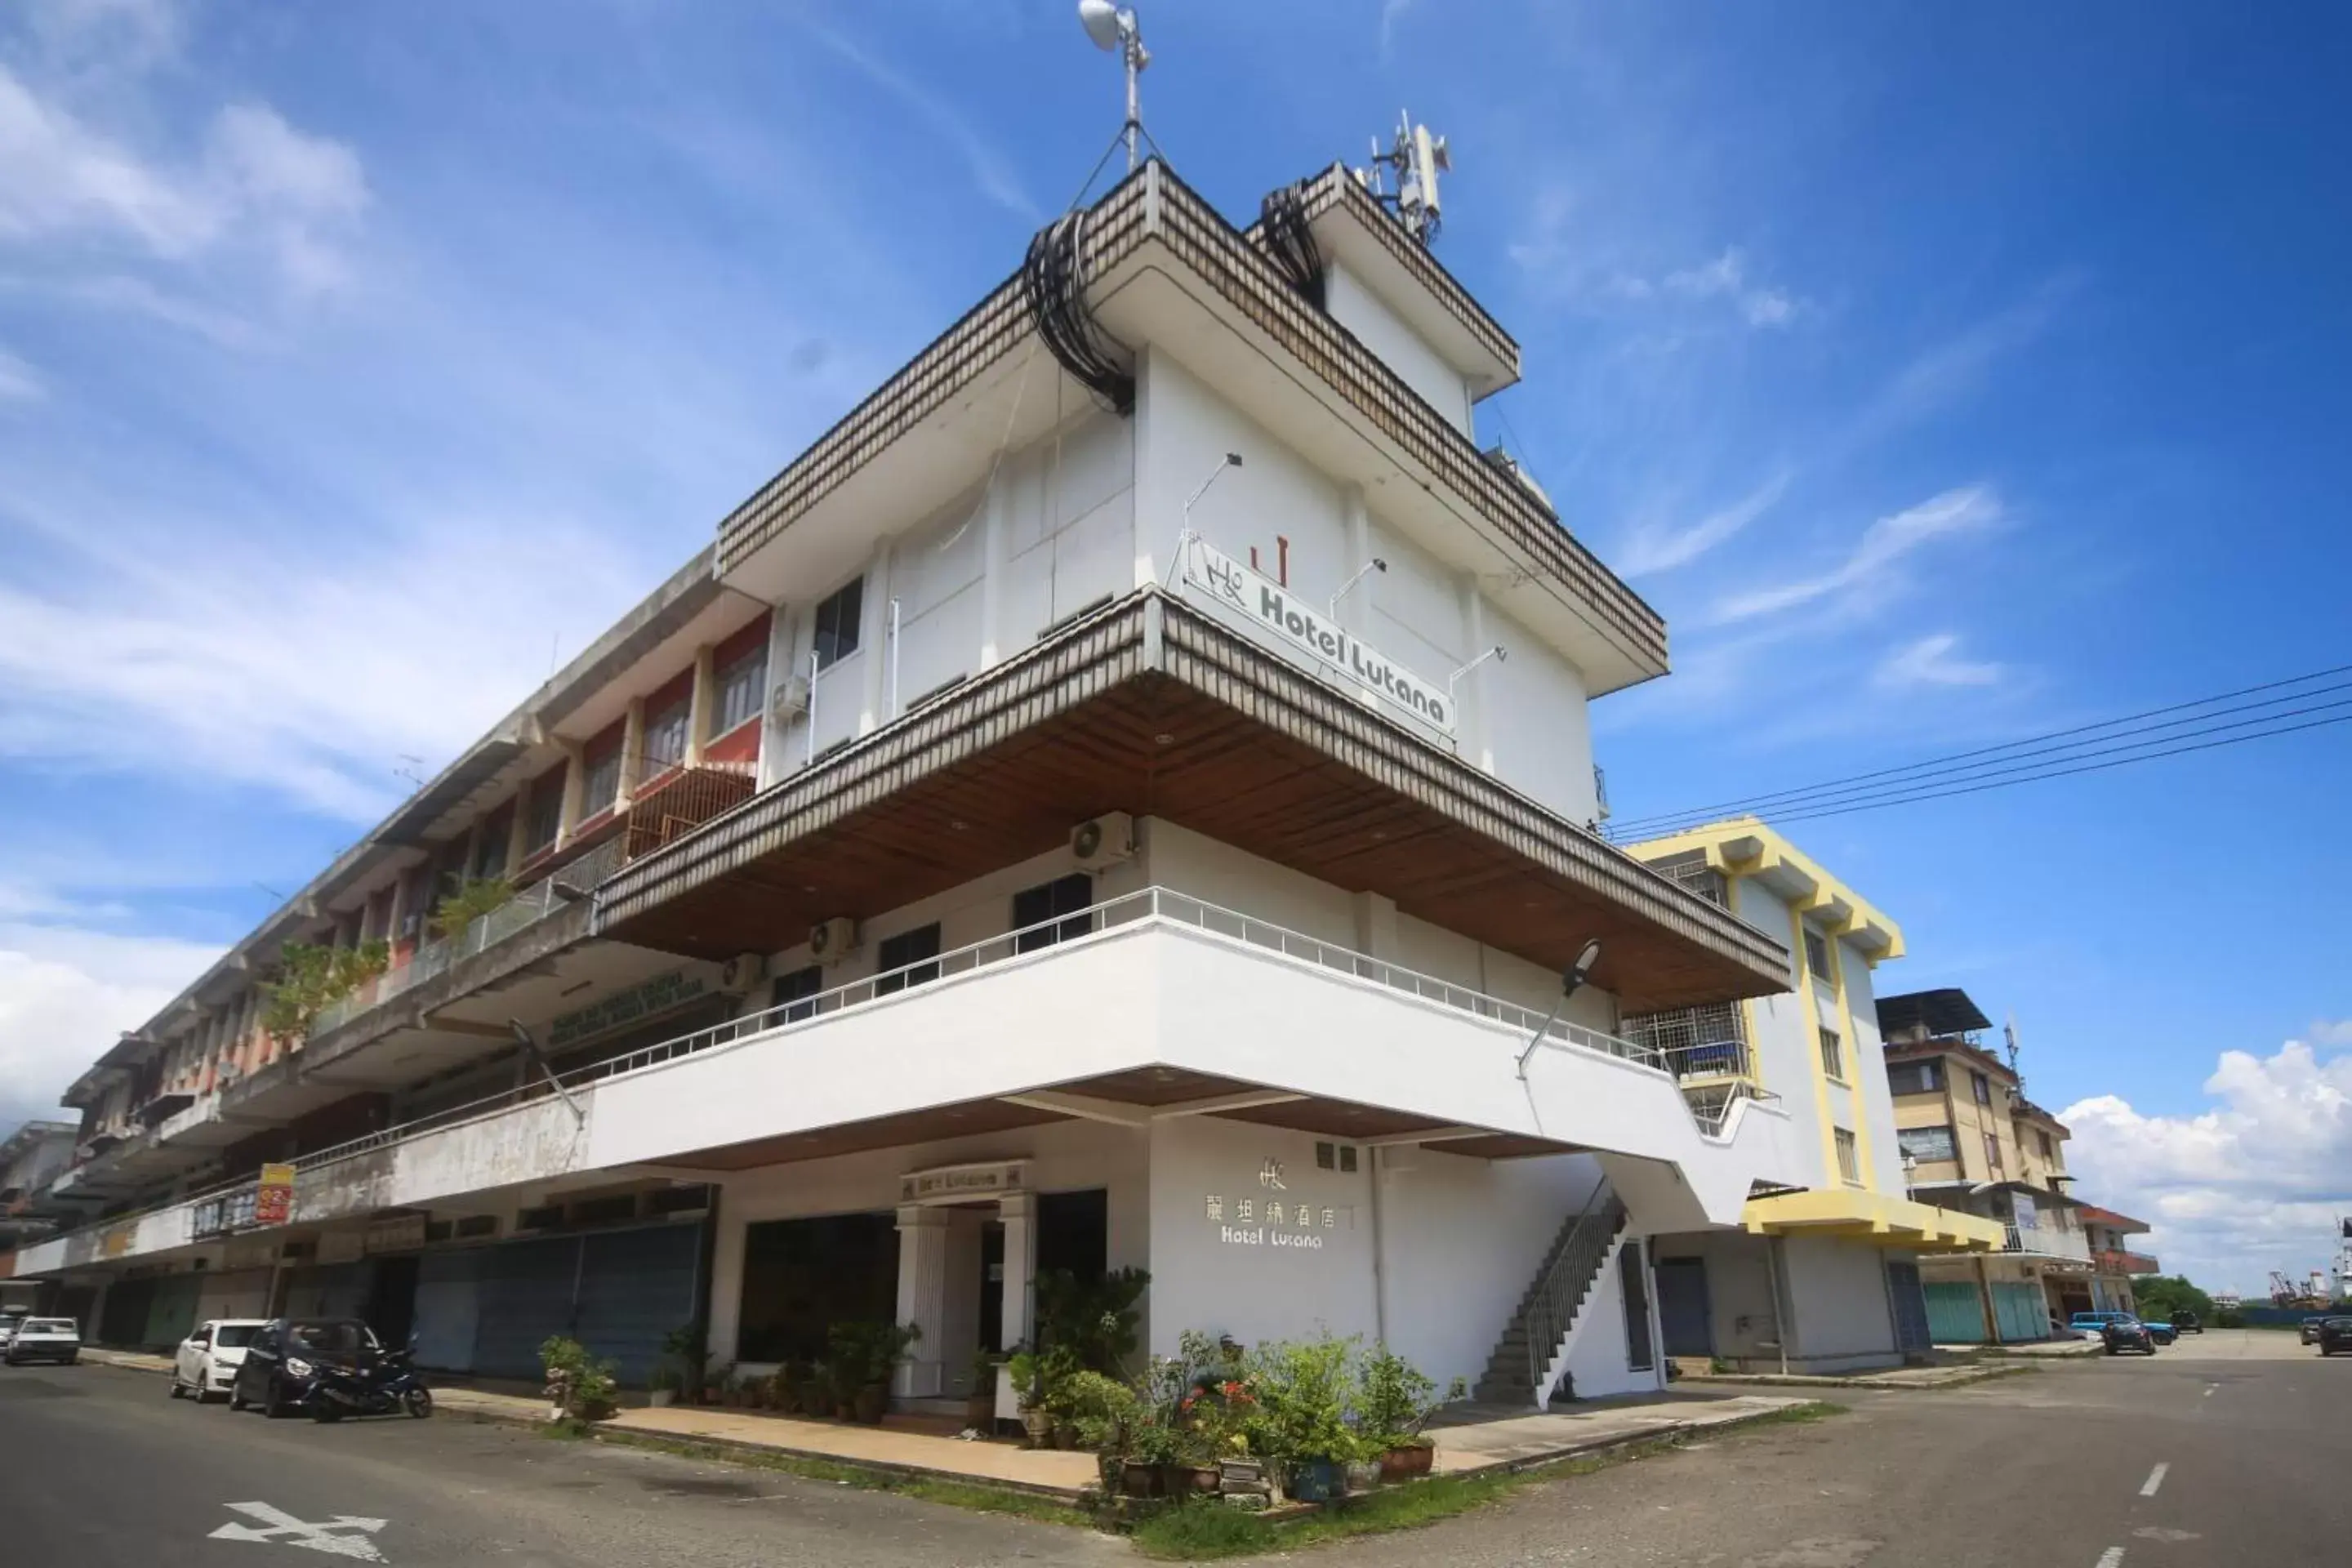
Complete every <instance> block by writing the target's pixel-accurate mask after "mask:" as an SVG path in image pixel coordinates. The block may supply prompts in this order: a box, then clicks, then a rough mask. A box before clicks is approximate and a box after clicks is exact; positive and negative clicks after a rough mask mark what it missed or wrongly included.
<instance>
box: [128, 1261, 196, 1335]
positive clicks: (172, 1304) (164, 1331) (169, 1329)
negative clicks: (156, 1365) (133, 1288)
mask: <svg viewBox="0 0 2352 1568" xmlns="http://www.w3.org/2000/svg"><path fill="white" fill-rule="evenodd" d="M204 1282H205V1277H204V1276H203V1275H201V1274H174V1275H172V1276H170V1277H169V1278H167V1279H158V1280H156V1281H155V1293H154V1295H153V1296H152V1297H150V1298H149V1299H148V1302H147V1326H146V1328H145V1330H144V1331H143V1332H142V1333H141V1334H140V1336H139V1342H140V1343H141V1344H143V1345H146V1346H147V1347H149V1348H150V1349H152V1350H164V1349H169V1348H173V1347H176V1346H177V1345H178V1344H179V1342H181V1341H182V1340H184V1339H186V1338H187V1337H188V1336H189V1335H190V1334H192V1333H194V1332H195V1329H196V1297H197V1295H198V1293H199V1292H200V1291H201V1289H203V1286H204Z"/></svg>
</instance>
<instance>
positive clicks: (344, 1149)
mask: <svg viewBox="0 0 2352 1568" xmlns="http://www.w3.org/2000/svg"><path fill="white" fill-rule="evenodd" d="M1152 922H1159V923H1164V924H1167V925H1171V926H1178V927H1183V928H1187V929H1192V930H1197V931H1206V932H1209V933H1211V934H1213V935H1215V936H1219V937H1223V938H1225V939H1227V940H1229V941H1233V942H1239V943H1242V944H1244V945H1246V946H1249V947H1254V948H1259V949H1262V950H1265V951H1266V952H1275V953H1278V954H1280V955H1282V956H1283V957H1285V958H1288V959H1292V960H1295V961H1297V962H1300V963H1307V964H1311V965H1313V966H1315V967H1318V968H1321V969H1328V970H1331V971H1333V972H1335V973H1340V974H1344V975H1348V976H1350V977H1352V978H1354V979H1357V980H1360V981H1366V982H1370V984H1375V985H1381V986H1385V987H1387V988H1389V989H1391V990H1392V991H1395V992H1397V993H1399V994H1402V995H1406V996H1412V997H1415V998H1418V999H1420V1000H1421V1001H1423V1002H1428V1003H1433V1004H1436V1005H1441V1006H1444V1007H1450V1008H1454V1009H1456V1010H1458V1011H1460V1012H1463V1013H1466V1014H1469V1015H1471V1016H1475V1017H1480V1018H1486V1019H1491V1020H1493V1021H1495V1022H1496V1023H1498V1024H1501V1025H1504V1026H1507V1027H1508V1028H1509V1029H1511V1030H1512V1031H1514V1032H1517V1033H1523V1034H1524V1035H1526V1036H1527V1037H1528V1038H1529V1039H1531V1040H1535V1041H1536V1043H1537V1044H1538V1046H1539V1047H1542V1048H1547V1049H1553V1050H1581V1051H1591V1052H1595V1053H1598V1054H1600V1055H1603V1056H1609V1057H1614V1058H1619V1059H1620V1060H1623V1061H1627V1062H1632V1063H1633V1064H1636V1065H1638V1066H1640V1067H1643V1068H1649V1069H1651V1070H1653V1071H1655V1072H1661V1073H1664V1074H1666V1075H1667V1076H1668V1077H1670V1078H1673V1079H1676V1080H1677V1081H1678V1082H1682V1083H1684V1084H1685V1086H1688V1085H1689V1084H1690V1083H1691V1082H1692V1081H1693V1080H1706V1079H1712V1080H1713V1081H1714V1082H1715V1083H1716V1085H1717V1088H1718V1089H1719V1091H1720V1092H1719V1093H1718V1094H1717V1099H1716V1100H1714V1102H1713V1104H1712V1107H1711V1108H1709V1107H1706V1106H1702V1105H1701V1104H1699V1103H1697V1102H1696V1101H1694V1100H1690V1098H1689V1094H1688V1091H1687V1087H1686V1092H1685V1103H1686V1104H1688V1105H1689V1108H1690V1113H1691V1118H1692V1120H1693V1121H1694V1122H1695V1123H1696V1124H1697V1125H1698V1126H1699V1127H1700V1128H1701V1129H1702V1130H1703V1131H1706V1132H1707V1133H1709V1134H1711V1135H1712V1134H1716V1133H1719V1132H1720V1131H1722V1127H1723V1122H1724V1121H1725V1120H1726V1119H1727V1117H1728V1115H1729V1112H1730V1110H1731V1109H1732V1107H1733V1106H1735V1105H1736V1104H1737V1103H1738V1101H1739V1100H1742V1099H1747V1098H1751V1097H1752V1090H1751V1089H1750V1088H1749V1086H1748V1083H1747V1082H1746V1081H1744V1080H1740V1079H1724V1078H1722V1077H1721V1072H1720V1069H1721V1068H1722V1067H1723V1066H1724V1064H1725V1062H1726V1060H1727V1058H1725V1057H1724V1055H1723V1053H1722V1052H1721V1050H1720V1048H1719V1045H1720V1043H1719V1042H1701V1043H1699V1044H1697V1045H1696V1046H1666V1047H1660V1046H1655V1045H1649V1044H1643V1043H1642V1042H1639V1041H1635V1040H1628V1039H1620V1038H1618V1037H1616V1036H1613V1035H1607V1034H1603V1033H1601V1031H1600V1030H1598V1029H1591V1028H1587V1027H1585V1026H1583V1025H1581V1024H1574V1023H1570V1022H1568V1021H1567V1020H1565V1019H1561V1018H1549V1017H1547V1016H1546V1015H1545V1014H1544V1013H1543V1012H1541V1011H1538V1009H1536V1008H1533V1007H1529V1006H1527V1005H1522V1004H1520V1003H1517V1002H1511V1001H1507V1000H1505V999H1503V998H1501V997H1499V996H1494V995H1490V994H1486V993H1485V992H1482V991H1476V990H1473V989H1471V988H1470V987H1468V986H1466V985H1458V984H1454V982H1452V981H1450V980H1441V979H1438V978H1437V977H1435V976H1433V975H1428V974H1423V973H1420V972H1419V971H1416V970H1412V969H1407V968H1405V967H1404V966H1403V965H1402V964H1397V963H1390V962H1389V961H1388V960H1386V959H1381V958H1374V957H1372V956H1370V954H1367V953H1361V952H1355V951H1354V950H1352V949H1350V948H1346V947H1342V946H1340V945H1339V944H1338V943H1336V942H1326V941H1324V940H1323V939H1321V938H1320V937H1313V936H1308V935H1306V934H1305V933H1303V932H1300V931H1291V930H1288V929H1287V928H1286V927H1283V926H1278V925H1275V924H1273V923H1272V922H1271V921H1262V920H1259V919H1257V918H1256V917H1255V916H1253V915H1245V914H1242V913H1240V912H1239V911H1237V910H1229V909H1225V908H1223V907H1222V906H1220V905H1216V904H1212V903H1209V902H1207V901H1205V900H1201V899H1196V898H1193V897H1192V896H1191V895H1189V894H1185V893H1180V892H1176V891H1174V890H1172V889H1166V888H1146V889H1141V890H1139V891H1138V892H1133V893H1129V894H1127V895H1125V896H1123V897H1120V898H1117V899H1113V900H1109V901H1108V902H1107V903H1102V904H1097V905H1096V906H1094V907H1093V908H1092V909H1088V910H1078V911H1076V912H1073V913H1070V914H1066V915H1062V916H1058V917H1056V918H1055V919H1053V920H1050V921H1040V922H1039V923H1037V924H1035V925H1032V926H1027V927H1024V928H1022V929H1020V930H1017V931H1006V932H1004V933H1003V934H1002V935H1000V936H992V937H989V938H986V939H984V940H982V941H980V942H972V943H971V944H969V945H967V946H964V947H960V948H957V949H955V950H953V951H952V952H942V953H940V954H938V955H937V956H935V957H930V958H925V959H922V960H920V961H919V962H917V963H908V964H903V965H901V966H899V967H898V968H896V969H891V970H886V971H883V972H881V973H876V974H869V975H866V976H864V977H862V978H860V979H856V980H853V981H849V982H847V983H845V984H840V985H836V986H834V987H832V988H830V989H828V990H824V991H820V992H816V993H814V994H811V995H808V996H803V997H796V998H794V999H793V1000H791V1001H787V1002H782V1003H780V1004H778V1005H775V1006H772V1007H767V1008H763V1009H761V1011H759V1012H756V1013H751V1014H746V1015H745V1016H742V1017H740V1018H736V1019H733V1020H730V1022H728V1023H724V1024H718V1025H714V1026H711V1027H709V1028H706V1029H698V1030H696V1031H694V1032H693V1033H691V1034H687V1035H680V1036H677V1037H675V1038H672V1039H668V1040H664V1041H661V1042H659V1043H658V1044H656V1045H651V1046H646V1047H643V1048H641V1049H638V1050H635V1051H631V1052H629V1053H627V1054H626V1055H624V1056H618V1057H614V1058H609V1059H608V1060H605V1061H601V1062H593V1063H591V1064H589V1065H587V1066H585V1067H581V1068H573V1069H572V1070H571V1071H569V1072H565V1073H562V1074H561V1075H560V1076H559V1077H558V1078H557V1079H555V1082H557V1083H560V1084H562V1086H563V1087H564V1088H565V1089H569V1090H584V1089H592V1088H593V1087H594V1086H595V1085H597V1084H599V1083H602V1082H604V1081H605V1080H607V1079H616V1078H621V1077H624V1076H627V1075H630V1074H635V1073H639V1072H644V1071H646V1070H648V1069H651V1068H660V1067H662V1066H665V1065H666V1064H668V1063H671V1062H676V1061H680V1060H683V1059H685V1058H688V1057H692V1056H697V1055H699V1054H701V1053H702V1052H705V1051H709V1050H713V1049H717V1048H719V1047H730V1046H735V1045H739V1044H745V1043H749V1042H750V1041H751V1040H752V1039H753V1038H755V1037H762V1036H770V1037H773V1036H782V1035H789V1034H791V1033H793V1032H794V1031H796V1030H797V1029H799V1028H800V1027H803V1026H807V1025H809V1024H812V1023H814V1022H817V1021H820V1020H823V1019H826V1018H830V1017H832V1016H835V1014H838V1013H842V1012H845V1011H848V1010H851V1009H854V1008H858V1007H863V1006H866V1005H870V1004H872V1003H874V1002H876V1001H878V1000H880V999H882V998H884V997H887V996H892V995H896V994H898V993H900V992H904V991H908V990H912V989H916V988H919V987H921V986H924V985H929V984H933V983H935V982H937V981H940V980H942V979H945V978H948V977H950V976H955V975H961V974H970V973H973V972H975V971H978V970H981V969H984V968H986V967H988V966H989V965H991V964H993V963H1002V962H1003V961H1005V960H1007V959H1011V958H1015V957H1019V956H1022V955H1024V954H1029V953H1034V952H1040V951H1042V950H1045V949H1046V948H1051V947H1055V946H1058V945H1061V944H1063V943H1066V942H1076V941H1083V940H1084V939H1086V938H1087V937H1091V936H1095V935H1097V934H1099V933H1102V932H1106V931H1112V930H1116V929H1124V928H1128V927H1133V926H1140V925H1144V924H1148V923H1152ZM1538 1031H1540V1033H1539V1035H1538ZM1740 1060H1741V1061H1742V1062H1743V1063H1744V1060H1745V1057H1744V1049H1743V1055H1742V1057H1741V1058H1740ZM553 1092H554V1090H553V1089H552V1088H551V1086H550V1084H549V1081H548V1080H547V1079H544V1078H541V1079H537V1080H535V1081H533V1082H530V1083H528V1084H525V1085H523V1086H522V1087H520V1088H518V1089H507V1090H504V1091H502V1092H500V1093H498V1094H494V1095H489V1096H487V1097H485V1098H483V1099H481V1100H472V1101H469V1102H467V1103H466V1104H463V1105H458V1106H453V1107H451V1108H449V1109H447V1110H441V1111H436V1112H435V1113H434V1114H432V1115H430V1116H425V1117H420V1118H418V1119H416V1120H415V1121H404V1122H402V1123H400V1124H399V1125H397V1126H394V1127H387V1128H384V1129H383V1130H381V1131H375V1132H371V1133H368V1134H366V1135H364V1136H362V1137H359V1138H354V1139H352V1140H350V1141H349V1142H343V1143H338V1144H335V1145H333V1146H332V1147H330V1148H326V1149H320V1150H318V1151H315V1152H311V1153H308V1154H304V1155H302V1156H300V1157H299V1158H298V1159H296V1160H294V1161H292V1162H290V1163H292V1165H293V1166H294V1168H295V1170H296V1171H297V1172H298V1173H299V1172H306V1171H311V1170H316V1169H318V1168H320V1167H321V1166H325V1165H331V1164H334V1163H339V1162H341V1161H344V1160H350V1159H354V1158H356V1157H358V1156H360V1155H362V1154H368V1153H373V1152H375V1151H377V1150H381V1149H387V1148H390V1147H392V1146H394V1145H395V1144H400V1143H405V1142H409V1141H410V1140H412V1139H415V1138H418V1137H422V1136H425V1134H428V1133H433V1132H439V1131H447V1130H449V1129H451V1128H454V1127H459V1126H463V1125H465V1124H467V1123H468V1122H473V1121H485V1120H488V1119H489V1118H492V1117H496V1116H499V1115H501V1114H503V1113H505V1112H507V1111H509V1110H513V1109H515V1108H517V1107H520V1106H523V1105H529V1104H535V1103H538V1102H540V1101H542V1100H547V1099H549V1098H550V1097H551V1095H552V1094H553ZM252 1184H253V1178H251V1177H250V1176H244V1177H239V1178H237V1179H236V1181H233V1182H225V1183H222V1184H218V1185H217V1186H215V1187H212V1188H209V1189H205V1190H203V1191H200V1192H196V1193H193V1194H186V1195H184V1196H183V1197H180V1198H177V1199H174V1200H173V1202H172V1203H171V1204H164V1205H156V1208H155V1209H152V1210H148V1211H144V1212H148V1213H153V1212H157V1211H159V1210H161V1209H164V1208H171V1207H176V1206H178V1205H182V1204H190V1205H194V1207H193V1208H192V1209H191V1225H192V1227H193V1226H195V1225H197V1224H200V1223H201V1224H204V1225H210V1226H221V1227H222V1228H221V1229H220V1230H214V1231H206V1232H205V1233H204V1234H207V1235H218V1234H226V1232H227V1231H233V1230H235V1229H236V1228H238V1227H239V1226H240V1224H243V1225H248V1226H249V1225H250V1224H251V1218H250V1215H249V1212H248V1211H247V1209H245V1208H243V1207H241V1206H240V1205H244V1204H245V1203H246V1202H247V1194H248V1193H249V1192H250V1190H251V1187H252ZM215 1205H217V1208H216V1209H215ZM135 1217H137V1216H135V1215H126V1216H117V1217H116V1218H114V1219H111V1220H110V1221H109V1222H108V1224H109V1226H119V1225H121V1224H123V1223H124V1222H125V1221H126V1220H127V1219H129V1218H135Z"/></svg>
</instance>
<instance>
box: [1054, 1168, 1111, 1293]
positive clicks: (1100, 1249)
mask: <svg viewBox="0 0 2352 1568" xmlns="http://www.w3.org/2000/svg"><path fill="white" fill-rule="evenodd" d="M1056 1268H1066V1269H1068V1270H1069V1271H1070V1273H1071V1274H1073V1275H1075V1276H1076V1278H1077V1279H1080V1280H1082V1281H1083V1280H1091V1279H1101V1278H1102V1277H1103V1276H1104V1275H1105V1274H1107V1273H1108V1272H1109V1271H1110V1193H1109V1191H1108V1189H1106V1188H1103V1187H1090V1188H1088V1189H1087V1190H1086V1191H1084V1192H1076V1193H1041V1194H1038V1197H1037V1272H1038V1273H1040V1274H1044V1273H1047V1272H1049V1271H1051V1270H1053V1269H1056Z"/></svg>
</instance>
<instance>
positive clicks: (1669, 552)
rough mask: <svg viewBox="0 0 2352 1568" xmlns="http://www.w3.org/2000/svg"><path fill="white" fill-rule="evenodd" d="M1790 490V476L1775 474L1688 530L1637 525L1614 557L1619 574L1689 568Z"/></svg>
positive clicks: (1639, 574)
mask: <svg viewBox="0 0 2352 1568" xmlns="http://www.w3.org/2000/svg"><path fill="white" fill-rule="evenodd" d="M1788 488H1789V476H1788V475H1787V474H1786V473H1780V474H1775V475H1773V476H1772V477H1771V478H1770V479H1766V480H1765V481H1764V482H1763V483H1762V484H1760V485H1759V486H1757V487H1756V489H1753V490H1751V491H1749V492H1748V494H1747V495H1744V496H1742V497H1740V499H1739V500H1736V501H1734V502H1732V503H1731V504H1730V505H1729V506H1727V507H1724V508H1721V509H1720V510H1716V511H1712V512H1709V513H1708V514H1707V515H1706V516H1705V517H1703V518H1701V519H1699V520H1698V521H1696V522H1694V523H1692V524H1690V525H1689V526H1688V527H1686V528H1672V527H1663V526H1660V525H1658V524H1655V523H1651V522H1643V523H1640V524H1637V525H1636V526H1635V527H1634V528H1633V531H1632V532H1631V533H1630V534H1629V535H1627V537H1626V540H1625V542H1624V544H1623V545H1622V547H1621V548H1620V549H1619V550H1618V551H1617V552H1615V554H1614V555H1613V556H1612V560H1613V561H1614V562H1615V564H1616V569H1617V572H1618V574H1619V575H1621V576H1624V577H1645V576H1649V575H1652V574H1655V573H1659V572H1671V571H1673V570H1674V569H1675V567H1677V566H1687V565H1689V564H1690V563H1692V562H1694V561H1696V560H1697V559H1698V558H1699V557H1700V556H1702V555H1704V554H1706V552H1708V551H1710V550H1713V549H1714V548H1715V547H1716V546H1717V545H1718V544H1721V543H1723V542H1726V541H1727V540H1728V539H1730V538H1731V537H1732V536H1733V535H1735V534H1737V533H1738V532H1739V531H1741V530H1743V529H1745V528H1746V527H1747V526H1748V524H1749V523H1751V522H1754V521H1756V520H1757V519H1758V518H1759V517H1761V516H1763V515H1764V513H1765V512H1767V511H1769V510H1771V508H1772V506H1773V503H1775V502H1776V501H1778V500H1780V496H1781V494H1782V492H1783V491H1785V490H1786V489H1788Z"/></svg>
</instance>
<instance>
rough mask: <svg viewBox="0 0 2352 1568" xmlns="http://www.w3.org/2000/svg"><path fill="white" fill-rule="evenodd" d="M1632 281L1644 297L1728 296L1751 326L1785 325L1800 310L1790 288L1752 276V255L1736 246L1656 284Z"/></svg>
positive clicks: (1707, 297) (1671, 273) (1701, 297)
mask: <svg viewBox="0 0 2352 1568" xmlns="http://www.w3.org/2000/svg"><path fill="white" fill-rule="evenodd" d="M1629 282H1631V283H1638V284H1639V285H1640V289H1641V296H1640V297H1643V298H1646V297H1649V296H1650V295H1652V294H1655V293H1664V294H1668V295H1672V296H1674V297H1675V298H1678V299H1684V300H1729V301H1731V303H1732V304H1733V305H1734V306H1736V307H1737V308H1738V311H1739V314H1740V316H1741V317H1742V318H1743V319H1744V320H1745V321H1747V322H1748V325H1749V326H1751V327H1784V326H1787V325H1788V324H1789V321H1790V319H1791V318H1792V317H1794V316H1795V314H1796V313H1797V302H1796V300H1794V299H1793V298H1791V297H1790V294H1789V292H1788V290H1787V289H1777V288H1769V287H1766V286H1764V285H1762V284H1758V283H1754V282H1751V281H1750V280H1749V279H1748V258H1747V256H1746V255H1745V253H1743V252H1742V251H1740V250H1739V248H1738V247H1736V246H1735V247H1732V248H1731V249H1728V250H1726V251H1725V252H1724V253H1723V254H1722V255H1720V256H1718V257H1717V258H1715V259H1714V260H1712V261H1710V262H1707V263H1706V265H1705V266H1702V267H1690V268H1683V269H1681V270H1679V271H1675V272H1669V273H1667V274H1666V276H1665V277H1664V279H1663V280H1661V281H1660V282H1659V283H1657V284H1655V285H1652V284H1649V283H1646V282H1642V281H1641V280H1640V279H1630V280H1629Z"/></svg>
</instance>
